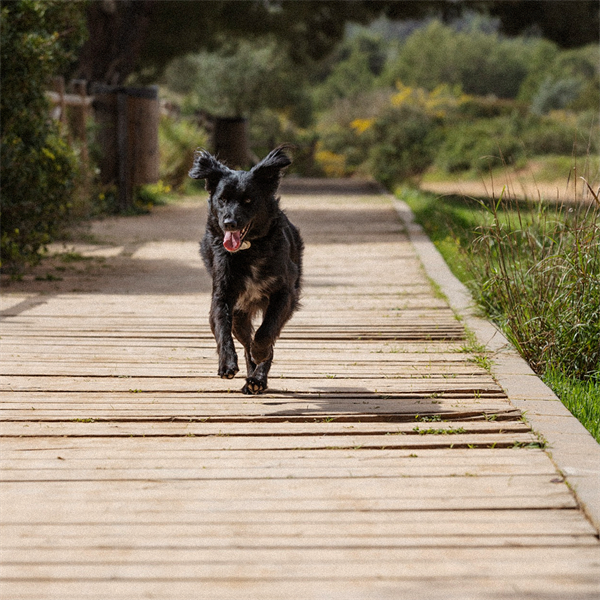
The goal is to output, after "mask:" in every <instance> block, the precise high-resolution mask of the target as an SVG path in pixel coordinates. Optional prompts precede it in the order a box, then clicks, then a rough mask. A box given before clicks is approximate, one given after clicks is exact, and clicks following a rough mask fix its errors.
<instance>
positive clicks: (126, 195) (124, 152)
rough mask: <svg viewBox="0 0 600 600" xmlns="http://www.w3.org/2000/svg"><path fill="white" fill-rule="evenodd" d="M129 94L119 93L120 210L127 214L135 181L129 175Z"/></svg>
mask: <svg viewBox="0 0 600 600" xmlns="http://www.w3.org/2000/svg"><path fill="white" fill-rule="evenodd" d="M127 104H128V102H127V92H126V91H125V90H123V89H120V90H119V91H118V92H117V177H118V186H119V209H120V210H121V212H126V211H127V210H128V209H129V208H130V207H131V205H132V200H133V180H132V178H131V177H130V174H129V115H128V110H127V109H128V107H127Z"/></svg>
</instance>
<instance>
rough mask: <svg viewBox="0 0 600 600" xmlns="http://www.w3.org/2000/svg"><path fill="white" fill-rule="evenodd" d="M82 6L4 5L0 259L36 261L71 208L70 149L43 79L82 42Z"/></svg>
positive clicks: (25, 1) (23, 0)
mask: <svg viewBox="0 0 600 600" xmlns="http://www.w3.org/2000/svg"><path fill="white" fill-rule="evenodd" d="M84 31H85V28H84V20H83V18H82V13H81V5H80V4H79V3H76V2H75V3H74V2H61V1H60V0H47V1H46V2H35V1H33V0H13V1H12V2H4V3H3V5H2V31H1V56H2V95H1V96H0V114H1V127H2V131H1V139H0V143H1V162H0V175H1V180H2V244H1V251H2V264H3V268H4V269H7V270H10V271H16V270H18V268H19V266H20V265H21V264H22V263H23V262H24V261H34V260H36V258H37V257H38V253H39V251H40V249H41V248H42V247H43V245H44V244H46V243H48V242H49V241H50V240H51V239H52V236H53V235H55V234H56V232H57V230H58V228H59V226H60V224H61V222H62V221H64V219H65V216H66V214H67V213H68V210H69V200H70V194H71V192H72V189H73V183H74V177H75V168H76V167H75V161H74V156H73V154H72V152H71V150H70V149H69V148H68V147H67V146H66V144H65V143H64V141H63V140H62V139H61V137H60V135H59V132H58V129H57V126H56V124H55V123H53V122H52V121H51V120H50V119H49V118H48V104H47V101H46V99H45V96H44V90H45V89H46V85H47V81H48V79H49V77H51V76H52V75H53V74H55V73H57V72H59V70H60V69H61V68H62V67H64V66H65V65H66V64H67V63H68V62H69V61H70V60H72V59H73V58H74V53H75V51H76V49H77V48H78V47H79V45H80V44H81V42H82V41H83V35H84Z"/></svg>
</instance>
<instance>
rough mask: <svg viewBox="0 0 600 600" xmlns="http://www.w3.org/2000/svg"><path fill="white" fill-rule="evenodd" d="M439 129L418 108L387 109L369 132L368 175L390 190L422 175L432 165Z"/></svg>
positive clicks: (430, 117)
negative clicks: (397, 184)
mask: <svg viewBox="0 0 600 600" xmlns="http://www.w3.org/2000/svg"><path fill="white" fill-rule="evenodd" d="M438 131H439V129H438V127H437V122H436V119H435V118H433V117H432V116H431V115H429V114H427V112H426V111H424V110H422V109H420V108H419V107H416V106H410V105H402V106H398V107H394V106H392V107H390V108H388V109H387V110H386V111H385V112H384V113H383V114H382V115H380V116H379V117H378V118H377V119H376V120H375V122H374V124H373V126H372V128H370V130H369V137H370V139H371V140H372V144H371V150H370V152H369V157H368V165H369V171H370V173H371V174H372V175H373V177H375V179H377V181H379V182H381V183H382V184H383V185H385V186H386V187H387V188H392V187H393V186H394V185H395V184H396V183H398V182H400V181H402V180H404V179H407V178H410V177H414V176H416V175H420V174H422V173H424V172H425V170H426V169H427V168H428V167H429V166H430V165H431V164H432V163H433V159H434V156H435V148H436V145H437V139H436V134H437V133H438Z"/></svg>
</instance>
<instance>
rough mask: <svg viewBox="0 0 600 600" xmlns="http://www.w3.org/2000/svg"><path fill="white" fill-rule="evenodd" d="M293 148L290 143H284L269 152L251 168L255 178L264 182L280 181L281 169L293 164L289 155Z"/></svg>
mask: <svg viewBox="0 0 600 600" xmlns="http://www.w3.org/2000/svg"><path fill="white" fill-rule="evenodd" d="M291 148H292V146H290V145H289V144H282V145H281V146H278V147H277V148H275V150H272V151H271V152H269V154H267V156H265V158H263V159H262V160H261V161H260V162H259V163H258V164H257V165H255V166H254V167H252V169H251V170H250V173H252V176H253V178H254V179H256V180H258V181H260V182H264V183H278V182H279V178H280V176H281V170H282V169H285V168H286V167H289V166H290V165H291V164H292V159H291V158H290V157H289V155H288V151H289V150H290V149H291Z"/></svg>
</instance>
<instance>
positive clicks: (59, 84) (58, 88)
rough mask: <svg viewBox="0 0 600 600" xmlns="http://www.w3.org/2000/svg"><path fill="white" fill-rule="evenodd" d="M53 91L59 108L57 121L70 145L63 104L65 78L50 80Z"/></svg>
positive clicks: (59, 77)
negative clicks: (64, 131)
mask: <svg viewBox="0 0 600 600" xmlns="http://www.w3.org/2000/svg"><path fill="white" fill-rule="evenodd" d="M52 84H53V87H54V91H55V92H56V93H57V94H58V96H59V100H58V105H59V107H60V117H59V119H58V120H59V121H60V123H61V125H62V126H63V128H64V129H65V130H66V133H67V140H68V141H69V144H70V143H71V141H72V140H71V132H70V130H69V127H68V125H67V103H66V102H65V78H64V77H62V76H58V77H54V79H53V80H52Z"/></svg>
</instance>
